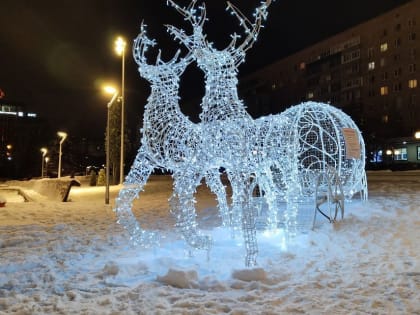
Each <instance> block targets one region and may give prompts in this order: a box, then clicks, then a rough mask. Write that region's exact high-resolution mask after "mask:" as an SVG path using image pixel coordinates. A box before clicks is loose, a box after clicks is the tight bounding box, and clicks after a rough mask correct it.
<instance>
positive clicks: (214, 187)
mask: <svg viewBox="0 0 420 315" xmlns="http://www.w3.org/2000/svg"><path fill="white" fill-rule="evenodd" d="M206 183H207V185H208V186H209V188H210V190H211V191H212V192H213V193H215V194H216V196H217V202H218V205H219V210H220V216H221V217H222V225H223V226H224V227H231V226H232V222H231V216H230V213H229V206H228V203H227V199H226V188H225V187H224V186H223V183H222V180H221V179H220V174H219V171H218V170H216V171H214V172H207V174H206Z"/></svg>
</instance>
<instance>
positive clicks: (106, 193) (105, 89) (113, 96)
mask: <svg viewBox="0 0 420 315" xmlns="http://www.w3.org/2000/svg"><path fill="white" fill-rule="evenodd" d="M104 91H105V92H106V93H108V94H112V93H113V95H112V98H111V100H110V101H109V102H108V104H107V114H106V116H107V117H106V162H105V204H109V144H110V142H109V137H110V130H109V120H110V119H109V116H110V115H109V112H110V109H111V106H112V104H113V103H114V102H115V100H116V99H117V97H118V91H117V89H115V88H114V87H111V86H106V87H104Z"/></svg>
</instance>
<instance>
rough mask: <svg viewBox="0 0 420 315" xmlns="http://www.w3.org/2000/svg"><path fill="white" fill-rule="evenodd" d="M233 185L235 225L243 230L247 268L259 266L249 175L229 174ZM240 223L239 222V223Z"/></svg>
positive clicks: (254, 214)
mask: <svg viewBox="0 0 420 315" xmlns="http://www.w3.org/2000/svg"><path fill="white" fill-rule="evenodd" d="M229 174H230V180H231V184H232V204H233V207H232V208H233V224H238V225H234V227H239V224H240V226H241V228H242V236H243V238H244V243H245V250H246V256H245V265H246V266H247V267H250V266H255V265H256V264H257V255H258V244H257V231H256V226H255V218H256V215H257V214H256V209H255V207H254V206H253V205H252V199H251V198H252V197H251V196H250V194H249V191H250V186H251V183H250V178H249V176H248V175H247V174H235V173H231V172H230V173H229ZM238 221H239V222H238Z"/></svg>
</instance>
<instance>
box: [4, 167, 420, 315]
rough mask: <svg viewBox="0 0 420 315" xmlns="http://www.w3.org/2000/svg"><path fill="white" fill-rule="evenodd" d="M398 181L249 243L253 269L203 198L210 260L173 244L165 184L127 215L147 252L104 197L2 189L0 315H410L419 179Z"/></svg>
mask: <svg viewBox="0 0 420 315" xmlns="http://www.w3.org/2000/svg"><path fill="white" fill-rule="evenodd" d="M404 174H406V173H404ZM404 174H403V175H401V174H397V173H375V174H374V175H372V174H369V201H368V202H367V203H362V202H360V201H358V200H354V201H352V202H351V203H347V204H346V213H345V218H344V220H343V221H340V222H338V223H336V224H334V225H333V224H330V223H328V222H327V221H326V220H322V219H321V218H320V219H319V222H318V224H317V228H316V229H315V230H313V231H312V230H307V231H306V233H304V234H302V235H300V236H299V237H297V238H296V239H295V240H294V241H293V242H292V243H285V242H284V239H283V235H282V233H281V232H279V233H277V234H273V235H266V234H259V235H258V241H259V250H260V253H259V257H258V266H257V267H256V268H252V269H247V268H245V267H244V248H243V246H242V244H241V239H240V238H235V239H232V238H231V237H230V232H228V231H226V230H223V229H221V228H220V227H218V226H219V223H220V220H219V219H218V217H217V211H216V208H215V206H216V202H215V200H214V196H213V195H211V194H210V193H209V192H208V190H207V189H206V188H204V187H200V189H199V190H198V193H197V200H198V202H197V207H198V209H199V223H200V227H201V228H202V229H203V230H204V231H205V232H206V233H209V234H212V235H213V237H214V240H215V241H214V247H213V249H212V251H211V253H210V257H209V259H208V257H207V254H206V253H205V252H202V251H196V252H193V253H192V256H191V255H190V254H191V253H189V252H188V250H187V248H186V246H185V245H184V243H183V242H182V240H180V239H179V237H178V236H177V235H176V233H175V231H174V228H173V220H172V218H171V217H170V214H169V211H168V203H167V199H168V198H169V196H170V194H171V184H172V183H171V180H170V178H168V177H165V176H156V177H153V178H152V179H150V180H149V183H148V185H147V186H146V191H145V192H144V193H143V194H142V195H141V198H140V199H139V200H137V201H136V202H135V204H134V212H135V214H136V216H137V217H138V218H139V219H140V220H141V222H144V224H143V226H144V227H146V228H150V229H158V230H161V231H162V246H161V247H160V248H154V249H150V250H144V249H139V248H133V247H131V246H130V245H129V244H128V242H127V236H126V234H125V232H124V231H123V229H122V227H121V226H119V225H118V224H117V223H115V214H114V213H113V211H112V205H109V206H106V205H105V204H104V187H89V186H88V185H87V184H85V183H82V186H81V187H73V188H72V191H71V193H70V202H67V203H62V202H56V201H50V200H48V199H46V198H36V196H37V195H36V194H35V193H33V192H31V191H28V190H26V192H27V193H28V194H29V195H31V196H32V197H33V198H35V201H32V202H22V199H21V197H19V196H18V195H17V194H16V193H14V192H10V191H8V192H6V191H4V190H0V194H1V195H3V197H4V198H6V199H7V204H6V207H1V208H0V314H235V315H238V314H420V254H419V253H420V174H419V175H418V176H404ZM382 175H383V176H382ZM118 189H119V187H111V200H112V202H113V199H114V198H115V196H116V194H117V192H118Z"/></svg>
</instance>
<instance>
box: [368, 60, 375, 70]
mask: <svg viewBox="0 0 420 315" xmlns="http://www.w3.org/2000/svg"><path fill="white" fill-rule="evenodd" d="M373 69H375V61H371V62H369V64H368V70H373Z"/></svg>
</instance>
